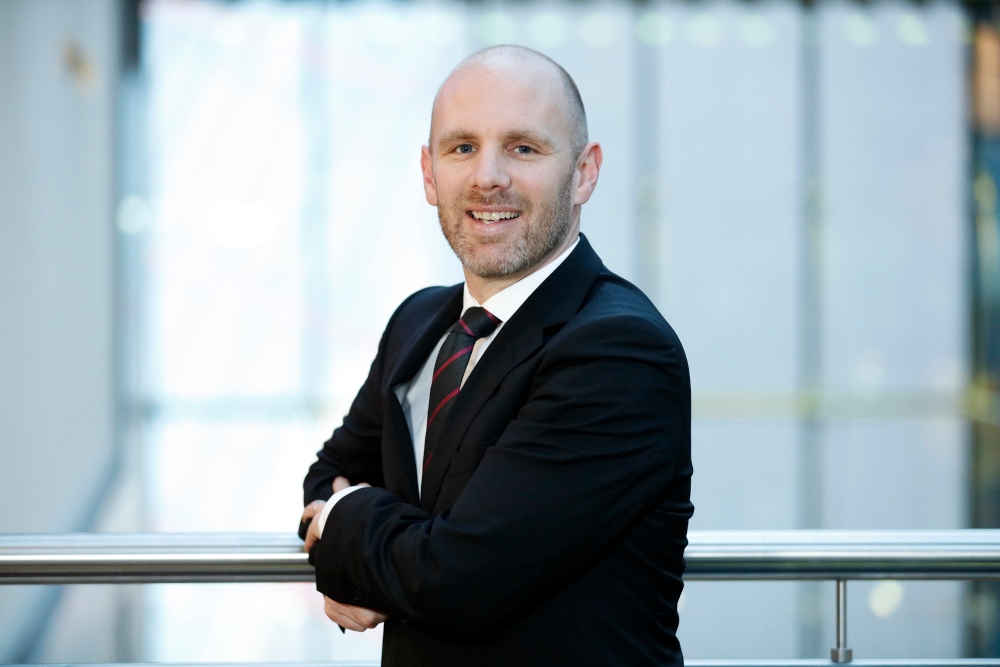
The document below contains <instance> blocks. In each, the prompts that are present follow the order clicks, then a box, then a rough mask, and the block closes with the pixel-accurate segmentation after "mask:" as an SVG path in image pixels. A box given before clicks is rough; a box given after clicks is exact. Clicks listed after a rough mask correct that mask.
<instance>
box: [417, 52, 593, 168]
mask: <svg viewBox="0 0 1000 667" xmlns="http://www.w3.org/2000/svg"><path fill="white" fill-rule="evenodd" d="M474 67H484V68H488V69H500V68H503V69H516V68H521V69H525V70H535V71H536V73H538V74H543V76H544V74H547V75H548V76H547V77H545V78H548V79H550V80H551V82H552V84H553V85H555V86H556V87H558V89H559V97H560V98H561V100H562V101H563V103H564V107H565V113H566V117H567V121H568V124H569V126H570V131H571V133H572V151H573V156H574V158H575V157H579V156H580V154H581V153H582V152H583V149H584V147H585V146H586V145H587V141H588V135H587V112H586V111H585V110H584V108H583V98H582V97H581V96H580V90H579V89H578V88H577V87H576V82H575V81H573V77H571V76H570V75H569V72H567V71H566V70H565V69H563V68H562V66H561V65H560V64H559V63H557V62H556V61H554V60H552V59H551V58H549V57H548V56H546V55H545V54H543V53H539V52H538V51H535V50H534V49H529V48H528V47H526V46H517V45H514V44H501V45H499V46H491V47H488V48H485V49H482V50H481V51H477V52H475V53H473V54H472V55H470V56H468V57H466V58H465V59H464V60H462V61H461V62H460V63H458V65H456V66H455V69H453V70H452V71H451V73H450V74H449V75H448V78H447V79H445V81H444V83H442V84H441V88H439V89H438V93H437V95H436V96H435V98H434V106H435V107H437V103H438V98H440V96H441V91H442V90H444V88H445V86H446V85H448V82H449V81H450V80H451V79H453V78H454V77H455V76H456V75H457V74H459V73H461V72H465V71H466V70H468V69H470V68H474ZM433 135H434V120H433V116H432V118H431V137H432V139H433Z"/></svg>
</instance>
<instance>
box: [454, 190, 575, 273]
mask: <svg viewBox="0 0 1000 667" xmlns="http://www.w3.org/2000/svg"><path fill="white" fill-rule="evenodd" d="M477 205H478V206H506V207H510V208H514V209H516V210H518V211H521V216H520V218H521V219H522V220H523V222H522V224H521V226H520V230H519V233H518V234H516V235H515V236H513V237H512V236H510V235H505V236H503V237H500V236H492V235H490V236H476V235H475V234H474V233H472V232H470V231H469V230H468V229H467V227H466V222H465V217H466V216H465V212H466V211H468V210H469V209H470V208H473V207H475V206H477ZM438 220H439V221H440V223H441V231H442V232H444V236H445V238H446V239H447V240H448V244H449V245H450V246H451V249H452V250H453V251H454V252H455V255H457V256H458V259H459V260H460V261H461V262H462V266H464V267H465V268H466V269H467V270H469V271H471V272H472V273H473V274H475V275H477V276H479V277H480V278H486V279H495V278H506V277H507V276H510V275H513V274H515V273H518V272H520V271H524V270H525V269H528V268H531V267H532V266H535V265H536V264H538V263H539V262H541V261H542V259H544V258H545V257H546V256H547V255H548V254H549V253H550V252H552V250H553V249H555V248H556V247H557V246H558V245H559V244H560V243H562V242H563V241H564V240H565V239H566V235H567V234H569V230H570V227H571V226H572V224H573V173H572V172H570V174H569V177H568V178H567V179H566V180H565V181H563V182H562V183H561V184H560V186H559V191H558V192H557V194H556V197H555V198H554V199H551V200H547V201H543V202H540V203H539V204H538V205H537V206H535V205H533V204H532V203H531V202H530V201H529V200H527V199H525V198H524V197H521V196H520V195H517V194H514V193H510V192H500V193H497V194H496V195H492V196H489V197H477V196H475V195H471V194H470V195H467V196H465V197H461V198H459V199H458V200H456V201H455V202H453V203H451V204H450V205H448V206H446V207H443V206H439V207H438Z"/></svg>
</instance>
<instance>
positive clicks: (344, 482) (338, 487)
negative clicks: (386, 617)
mask: <svg viewBox="0 0 1000 667" xmlns="http://www.w3.org/2000/svg"><path fill="white" fill-rule="evenodd" d="M350 485H351V482H350V480H348V479H347V478H346V477H344V476H340V477H337V478H336V479H334V480H333V492H334V493H337V492H338V491H343V490H344V489H346V488H347V487H349V486H350ZM358 486H371V484H368V483H366V482H361V483H360V484H358ZM324 505H326V501H325V500H314V501H312V502H311V503H309V504H308V505H306V507H305V509H304V510H302V523H305V522H306V521H308V522H309V529H308V530H306V543H305V545H304V546H303V547H302V550H303V551H305V552H306V553H309V550H310V549H312V546H313V545H314V544H316V542H317V541H318V540H319V537H320V535H319V521H317V520H316V517H318V516H319V515H320V514H321V513H322V512H323V506H324ZM380 622H381V621H380ZM345 627H346V626H345Z"/></svg>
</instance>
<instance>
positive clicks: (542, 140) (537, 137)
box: [504, 130, 554, 148]
mask: <svg viewBox="0 0 1000 667" xmlns="http://www.w3.org/2000/svg"><path fill="white" fill-rule="evenodd" d="M504 140H505V141H504V143H511V142H515V141H527V142H530V143H533V144H538V145H539V146H544V147H546V148H552V147H553V146H554V143H553V142H552V140H551V139H550V138H549V137H548V136H546V135H544V134H542V133H540V132H534V131H532V130H516V131H514V132H508V133H507V134H506V135H504Z"/></svg>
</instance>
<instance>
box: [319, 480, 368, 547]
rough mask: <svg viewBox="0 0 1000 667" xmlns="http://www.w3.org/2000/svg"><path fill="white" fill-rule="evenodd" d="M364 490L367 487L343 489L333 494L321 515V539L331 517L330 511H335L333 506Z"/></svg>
mask: <svg viewBox="0 0 1000 667" xmlns="http://www.w3.org/2000/svg"><path fill="white" fill-rule="evenodd" d="M363 488H365V487H363V486H349V487H347V488H346V489H341V490H340V491H337V492H336V493H335V494H333V495H332V496H330V499H329V500H328V501H326V505H323V511H322V512H320V513H319V519H318V521H319V536H320V537H323V529H324V528H326V518H327V517H328V516H330V510H332V509H333V506H334V505H336V504H337V503H338V502H340V499H341V498H343V497H344V496H346V495H347V494H349V493H353V492H355V491H357V490H358V489H363Z"/></svg>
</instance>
